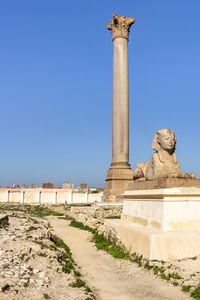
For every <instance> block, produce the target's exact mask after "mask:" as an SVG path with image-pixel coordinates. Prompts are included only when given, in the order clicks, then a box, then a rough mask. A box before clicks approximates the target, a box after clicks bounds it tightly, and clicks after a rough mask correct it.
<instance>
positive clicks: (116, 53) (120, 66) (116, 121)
mask: <svg viewBox="0 0 200 300" xmlns="http://www.w3.org/2000/svg"><path fill="white" fill-rule="evenodd" d="M113 44H114V49H113V112H112V165H113V166H114V165H120V164H124V165H128V162H129V87H128V85H129V83H128V40H127V39H126V38H115V39H114V43H113Z"/></svg>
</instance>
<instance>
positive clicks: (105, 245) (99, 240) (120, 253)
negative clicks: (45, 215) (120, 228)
mask: <svg viewBox="0 0 200 300" xmlns="http://www.w3.org/2000/svg"><path fill="white" fill-rule="evenodd" d="M70 226H72V227H75V228H78V229H81V230H86V231H89V232H91V233H92V234H93V237H92V239H91V241H92V242H94V243H95V245H96V247H97V249H99V250H104V251H106V252H107V253H109V254H111V255H112V256H113V257H114V258H120V259H128V258H129V255H128V254H127V253H126V252H125V251H124V249H123V248H121V247H120V246H117V245H115V244H114V243H112V242H111V241H109V240H108V239H106V238H105V236H104V235H103V234H98V232H97V231H96V230H95V229H93V228H91V227H89V226H87V225H84V224H83V223H81V222H77V221H71V223H70Z"/></svg>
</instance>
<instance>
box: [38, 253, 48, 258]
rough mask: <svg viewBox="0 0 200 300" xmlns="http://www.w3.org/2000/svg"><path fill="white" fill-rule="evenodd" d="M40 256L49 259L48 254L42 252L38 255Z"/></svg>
mask: <svg viewBox="0 0 200 300" xmlns="http://www.w3.org/2000/svg"><path fill="white" fill-rule="evenodd" d="M38 256H41V257H47V256H48V255H47V254H46V253H42V252H40V253H38Z"/></svg>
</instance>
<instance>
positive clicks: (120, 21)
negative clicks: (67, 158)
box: [104, 15, 135, 201]
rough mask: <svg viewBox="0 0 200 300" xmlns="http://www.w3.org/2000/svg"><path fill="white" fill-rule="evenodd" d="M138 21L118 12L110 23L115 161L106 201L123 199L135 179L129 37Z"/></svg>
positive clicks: (107, 188)
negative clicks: (131, 161) (131, 152)
mask: <svg viewBox="0 0 200 300" xmlns="http://www.w3.org/2000/svg"><path fill="white" fill-rule="evenodd" d="M134 21H135V19H134V18H126V17H121V16H118V15H114V16H113V19H112V20H111V22H110V24H108V25H107V28H108V29H109V30H111V31H112V37H113V111H112V163H111V167H110V169H109V170H108V172H107V178H106V190H105V193H104V199H105V200H106V201H119V200H120V199H121V198H122V197H121V194H122V193H123V192H124V191H125V190H126V189H127V188H128V183H129V182H130V181H131V180H133V171H132V169H131V168H130V165H129V87H128V37H129V30H130V27H131V25H132V24H133V23H134Z"/></svg>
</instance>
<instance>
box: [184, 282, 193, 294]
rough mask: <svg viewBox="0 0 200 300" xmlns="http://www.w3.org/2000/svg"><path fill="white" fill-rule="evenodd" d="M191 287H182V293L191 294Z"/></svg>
mask: <svg viewBox="0 0 200 300" xmlns="http://www.w3.org/2000/svg"><path fill="white" fill-rule="evenodd" d="M191 287H192V286H191V285H189V284H188V285H183V286H182V291H183V292H186V293H188V292H190V289H191Z"/></svg>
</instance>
